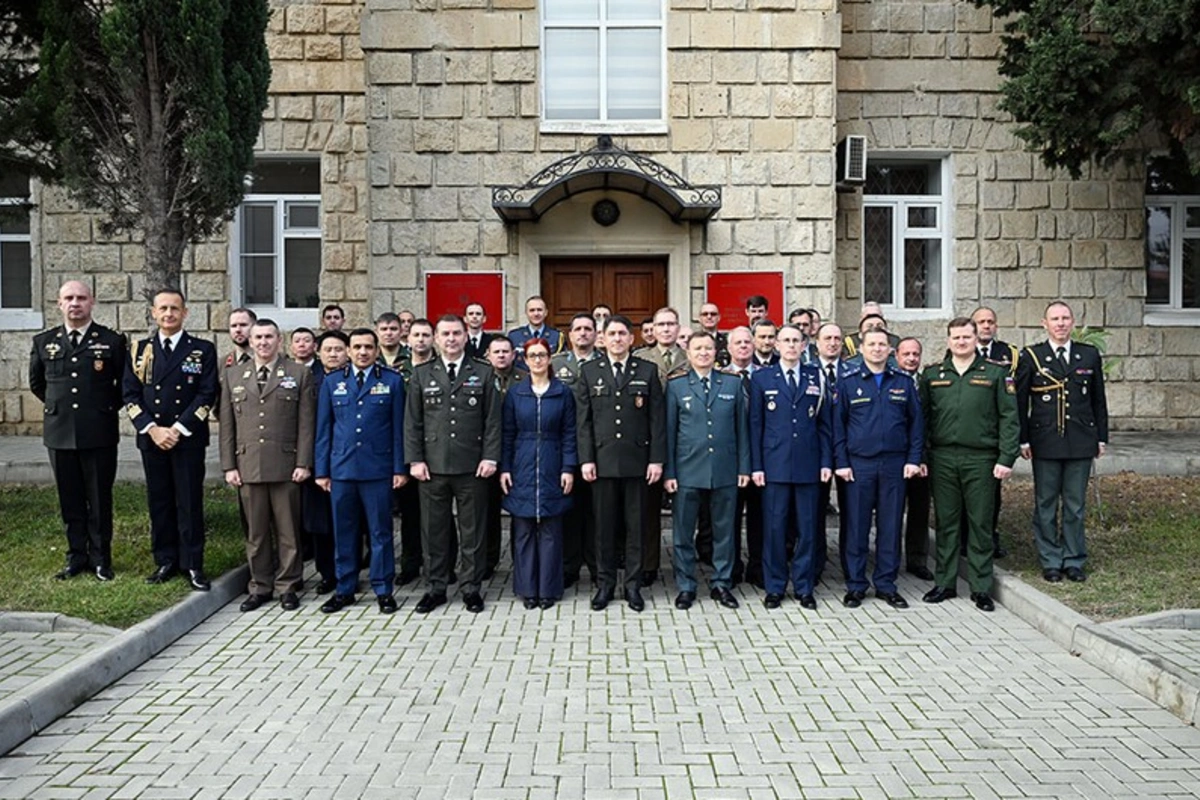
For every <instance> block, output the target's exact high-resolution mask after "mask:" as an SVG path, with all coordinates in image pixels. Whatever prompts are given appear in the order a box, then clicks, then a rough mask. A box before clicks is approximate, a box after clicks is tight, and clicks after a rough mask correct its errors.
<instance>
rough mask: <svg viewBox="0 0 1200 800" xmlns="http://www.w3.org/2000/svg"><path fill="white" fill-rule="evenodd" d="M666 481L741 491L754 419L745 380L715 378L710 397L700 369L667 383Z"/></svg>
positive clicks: (721, 375)
mask: <svg viewBox="0 0 1200 800" xmlns="http://www.w3.org/2000/svg"><path fill="white" fill-rule="evenodd" d="M666 399H667V461H666V464H664V466H663V477H664V478H665V479H674V480H677V481H679V485H680V486H687V487H690V488H695V489H719V488H722V487H728V486H737V479H738V475H749V474H750V417H749V414H748V412H747V409H746V401H745V392H744V390H743V389H742V379H741V378H740V377H738V376H737V375H726V374H724V373H721V372H719V371H717V370H715V369H714V370H713V371H712V372H711V373H709V389H708V396H707V397H705V394H704V386H703V384H702V383H701V382H700V376H699V375H698V374H697V373H696V371H695V370H688V371H687V373H685V374H683V375H680V376H678V377H675V378H672V379H671V380H669V381H667V390H666Z"/></svg>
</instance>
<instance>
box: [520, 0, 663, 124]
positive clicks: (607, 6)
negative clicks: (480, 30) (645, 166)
mask: <svg viewBox="0 0 1200 800" xmlns="http://www.w3.org/2000/svg"><path fill="white" fill-rule="evenodd" d="M540 5H541V29H542V41H541V44H542V59H541V70H542V71H541V74H542V80H541V89H542V92H541V101H542V130H543V131H546V132H549V133H557V132H562V133H593V132H595V133H604V132H619V133H665V132H666V120H665V114H664V109H665V108H666V98H667V90H666V68H665V65H666V37H665V34H664V25H663V20H664V17H665V11H664V5H663V2H662V0H546V1H545V2H543V3H541V4H540Z"/></svg>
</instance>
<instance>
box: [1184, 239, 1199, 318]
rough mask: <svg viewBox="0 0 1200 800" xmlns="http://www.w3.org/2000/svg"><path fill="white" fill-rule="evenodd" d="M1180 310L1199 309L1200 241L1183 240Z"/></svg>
mask: <svg viewBox="0 0 1200 800" xmlns="http://www.w3.org/2000/svg"><path fill="white" fill-rule="evenodd" d="M1179 306H1180V308H1200V241H1198V240H1196V239H1184V240H1183V287H1182V289H1181V291H1180V292H1179Z"/></svg>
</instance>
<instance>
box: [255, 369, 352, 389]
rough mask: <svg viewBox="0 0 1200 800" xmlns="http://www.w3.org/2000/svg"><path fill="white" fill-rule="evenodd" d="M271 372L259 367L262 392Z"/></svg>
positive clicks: (259, 385) (259, 386) (259, 384)
mask: <svg viewBox="0 0 1200 800" xmlns="http://www.w3.org/2000/svg"><path fill="white" fill-rule="evenodd" d="M270 374H271V370H269V369H267V367H265V366H262V367H259V368H258V390H259V391H260V392H261V391H262V390H263V387H264V386H266V385H267V377H268V376H269V375H270ZM359 375H362V373H361V372H360V373H359ZM358 385H359V386H362V378H361V377H360V378H359V379H358Z"/></svg>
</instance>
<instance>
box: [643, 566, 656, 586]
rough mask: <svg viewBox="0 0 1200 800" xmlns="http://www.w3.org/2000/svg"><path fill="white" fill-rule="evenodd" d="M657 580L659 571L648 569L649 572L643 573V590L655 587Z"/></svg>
mask: <svg viewBox="0 0 1200 800" xmlns="http://www.w3.org/2000/svg"><path fill="white" fill-rule="evenodd" d="M657 580H658V570H656V569H648V570H645V571H643V572H642V588H643V589H645V588H646V587H647V586H653V585H654V582H655V581H657Z"/></svg>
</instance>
